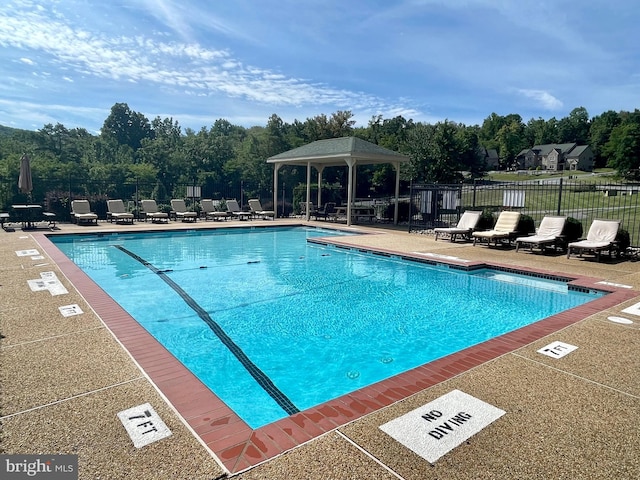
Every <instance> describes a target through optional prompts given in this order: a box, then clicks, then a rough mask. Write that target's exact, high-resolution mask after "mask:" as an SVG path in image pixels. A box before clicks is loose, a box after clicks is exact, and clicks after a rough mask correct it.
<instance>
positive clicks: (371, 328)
mask: <svg viewBox="0 0 640 480" xmlns="http://www.w3.org/2000/svg"><path fill="white" fill-rule="evenodd" d="M332 235H344V233H340V232H336V231H331V230H322V229H316V228H306V227H298V228H282V227H276V228H257V229H218V230H214V231H212V230H207V231H197V232H196V231H190V232H171V233H153V234H110V235H82V236H71V235H69V236H55V237H51V239H52V241H53V242H54V243H55V244H56V245H57V246H58V248H59V249H60V250H62V251H63V252H64V253H65V254H66V255H67V256H69V258H71V259H72V260H73V261H74V262H75V263H76V264H77V265H79V266H80V267H81V268H82V269H83V270H84V271H85V272H86V273H87V274H88V275H89V276H90V277H91V278H92V279H93V280H94V281H95V282H96V283H98V284H99V285H100V286H101V287H102V288H103V289H104V290H105V291H106V292H107V293H108V294H109V295H111V296H112V297H113V298H114V299H116V300H117V301H118V303H120V305H122V306H123V307H124V308H125V309H126V310H127V311H128V312H129V313H130V314H131V315H132V316H133V317H134V318H136V320H137V321H138V322H139V323H140V324H142V325H143V326H144V328H146V329H147V330H148V331H149V332H150V333H151V334H152V335H153V336H154V337H156V338H157V339H158V340H159V341H160V342H161V343H162V344H163V345H165V347H166V348H167V349H169V350H170V351H171V352H172V353H173V354H174V355H175V356H176V357H177V358H178V359H179V360H180V361H181V362H182V363H183V364H185V365H186V366H187V367H188V368H189V369H190V370H191V371H192V372H193V373H195V374H196V375H197V376H198V377H199V378H200V379H201V380H202V381H203V382H204V383H205V384H206V385H208V386H209V388H211V389H212V390H213V391H214V392H215V393H216V394H217V395H218V396H219V397H220V398H221V399H222V400H223V401H225V403H227V405H229V406H230V407H231V408H232V409H233V410H234V411H235V412H236V413H237V414H238V415H239V416H240V417H242V418H243V419H244V420H245V421H246V422H247V424H249V425H250V426H251V427H252V428H258V427H260V426H262V425H265V424H267V423H270V422H273V421H275V420H278V419H280V418H283V417H285V416H287V415H289V414H291V413H294V412H296V411H298V410H304V409H306V408H309V407H311V406H314V405H317V404H319V403H322V402H324V401H327V400H329V399H332V398H335V397H337V396H340V395H342V394H344V393H347V392H351V391H354V390H357V389H359V388H362V387H363V386H366V385H369V384H371V383H373V382H376V381H378V380H381V379H384V378H388V377H390V376H392V375H395V374H397V373H400V372H403V371H406V370H408V369H410V368H413V367H415V366H418V365H422V364H425V363H427V362H430V361H432V360H434V359H437V358H440V357H443V356H445V355H447V354H449V353H452V352H455V351H458V350H461V349H463V348H465V347H468V346H470V345H475V344H478V343H480V342H483V341H485V340H487V339H489V338H493V337H495V336H497V335H500V334H502V333H505V332H508V331H511V330H514V329H517V328H519V327H521V326H524V325H527V324H530V323H532V322H535V321H537V320H540V319H542V318H545V317H548V316H550V315H553V314H554V313H558V312H560V311H563V310H566V309H569V308H573V307H575V306H577V305H580V304H583V303H585V302H587V301H589V300H592V299H595V298H597V297H598V296H599V295H600V294H599V293H598V292H581V291H574V290H570V289H569V288H568V287H567V285H566V283H563V282H558V281H550V280H543V279H539V278H533V277H530V276H520V275H513V274H511V273H505V272H502V271H494V270H488V269H479V270H473V271H471V272H466V271H461V270H456V269H452V268H449V267H446V266H438V265H424V264H420V263H417V262H410V261H406V260H403V259H402V258H400V257H395V256H385V257H382V256H379V255H372V254H370V253H367V252H363V251H360V250H358V249H344V248H335V247H333V246H331V245H324V244H321V243H320V244H318V243H310V242H307V239H309V238H312V237H324V236H332ZM469 314H472V315H469Z"/></svg>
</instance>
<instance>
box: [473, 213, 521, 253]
mask: <svg viewBox="0 0 640 480" xmlns="http://www.w3.org/2000/svg"><path fill="white" fill-rule="evenodd" d="M519 221H520V212H510V211H504V212H500V215H498V220H497V221H496V224H495V225H494V227H493V228H492V229H491V230H486V231H483V232H473V233H472V234H471V236H472V237H473V245H474V246H475V244H476V242H477V241H478V240H480V241H485V240H486V242H487V245H491V241H493V242H495V244H496V246H497V245H498V242H502V241H503V240H508V242H509V243H511V240H512V239H513V238H515V236H516V234H517V230H518V222H519Z"/></svg>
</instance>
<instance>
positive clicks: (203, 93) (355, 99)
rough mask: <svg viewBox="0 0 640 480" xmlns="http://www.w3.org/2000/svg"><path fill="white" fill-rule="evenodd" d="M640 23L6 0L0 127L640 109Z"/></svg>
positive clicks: (455, 1)
mask: <svg viewBox="0 0 640 480" xmlns="http://www.w3.org/2000/svg"><path fill="white" fill-rule="evenodd" d="M639 24H640V2H638V0H606V1H605V0H588V1H585V0H548V1H547V0H535V1H532V0H224V1H223V0H199V1H198V0H178V1H173V0H109V1H104V0H100V1H94V0H59V1H58V0H41V1H36V0H4V1H3V2H2V5H0V74H1V78H2V80H1V81H0V125H4V126H9V127H14V128H22V129H28V130H37V129H40V128H42V127H43V126H44V125H46V124H49V123H51V124H53V125H55V124H57V123H61V124H63V125H64V126H65V127H67V128H76V127H80V128H86V129H87V130H89V131H90V132H91V133H95V134H97V133H99V131H100V128H101V126H102V124H103V123H104V121H105V119H106V118H107V117H108V115H109V113H110V110H111V107H112V106H113V105H114V104H116V103H126V104H128V105H129V107H130V108H131V109H132V110H134V111H136V112H139V113H142V114H143V115H145V116H146V117H147V118H148V119H149V120H153V119H154V118H156V117H160V118H162V119H165V118H171V119H173V120H174V121H177V122H178V123H179V125H180V126H181V127H182V128H183V131H184V129H186V128H190V129H192V130H194V131H199V130H200V129H201V128H203V127H207V128H208V127H210V126H211V125H213V123H214V122H215V121H216V120H218V119H225V120H228V121H229V122H231V123H232V124H234V125H241V126H244V127H247V128H249V127H252V126H265V125H266V124H267V121H268V119H269V117H270V116H271V115H273V114H276V115H278V116H279V117H280V118H281V119H282V120H283V121H285V122H287V123H292V122H293V121H294V120H299V121H301V122H304V121H305V120H306V119H307V118H312V117H315V116H316V115H321V114H325V115H327V116H330V115H331V114H332V113H334V112H337V111H339V110H342V111H345V110H348V111H351V112H352V114H353V120H355V121H356V122H357V123H356V126H365V127H366V126H367V124H368V122H369V121H370V120H371V119H372V118H373V117H374V116H378V115H381V116H382V118H383V119H391V118H394V117H396V116H398V115H401V116H403V117H404V118H405V119H407V120H408V119H412V120H413V121H414V122H425V123H436V122H438V121H444V120H450V121H454V122H456V123H461V124H465V125H476V124H478V125H481V124H482V122H483V120H484V119H485V118H487V117H488V116H489V115H491V114H492V113H497V114H498V115H509V114H513V113H515V114H519V115H520V116H521V117H522V118H523V120H524V121H525V122H527V121H528V120H530V119H532V118H535V119H538V118H543V119H545V120H548V119H550V118H552V117H555V118H556V119H561V118H564V117H566V116H568V115H569V113H570V112H571V111H572V110H573V109H574V108H577V107H584V108H586V109H587V111H588V112H589V115H590V116H591V117H593V116H596V115H599V114H601V113H603V112H605V111H608V110H614V111H621V110H626V111H633V110H635V109H636V108H640V42H639V41H638V38H639V36H638V32H637V28H638V25H639Z"/></svg>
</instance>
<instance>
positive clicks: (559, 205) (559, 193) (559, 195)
mask: <svg viewBox="0 0 640 480" xmlns="http://www.w3.org/2000/svg"><path fill="white" fill-rule="evenodd" d="M561 205H562V177H560V188H559V189H558V213H557V215H560V208H561Z"/></svg>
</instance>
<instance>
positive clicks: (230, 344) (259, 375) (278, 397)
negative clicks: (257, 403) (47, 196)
mask: <svg viewBox="0 0 640 480" xmlns="http://www.w3.org/2000/svg"><path fill="white" fill-rule="evenodd" d="M114 247H116V248H117V249H118V250H120V251H121V252H123V253H126V254H127V255H129V256H130V257H131V258H133V259H134V260H136V261H138V262H140V263H141V264H142V265H144V266H145V267H147V268H148V269H149V270H151V271H152V272H153V273H155V274H157V275H158V276H159V277H160V278H161V279H162V280H163V281H164V282H165V283H166V284H167V285H169V286H170V287H171V288H172V289H173V290H174V291H175V292H176V293H177V294H178V295H180V297H181V298H182V299H183V300H184V301H185V303H186V304H187V305H189V306H190V307H191V308H192V309H193V310H194V311H195V312H196V313H197V314H198V316H199V317H200V318H201V319H202V320H204V322H205V323H206V324H207V325H208V326H209V328H210V329H211V330H212V331H213V333H215V334H216V336H217V337H218V339H220V341H221V342H222V343H223V344H224V346H226V347H227V348H228V349H229V351H230V352H231V353H232V354H233V355H234V356H235V357H236V358H237V359H238V361H239V362H240V363H241V364H242V366H243V367H244V368H245V369H246V370H247V372H249V374H250V375H251V376H252V377H253V378H254V379H255V381H256V382H258V384H259V385H260V386H261V387H262V388H263V390H264V391H265V392H267V394H269V396H270V397H271V398H273V400H274V401H275V402H276V403H277V404H278V405H280V407H281V408H282V409H283V410H284V411H285V412H287V414H288V415H293V414H294V413H298V412H300V410H299V409H298V407H296V406H295V405H294V404H293V402H292V401H291V400H289V399H288V398H287V396H286V395H285V394H284V393H282V392H281V391H280V389H279V388H278V387H276V386H275V385H274V383H273V382H272V381H271V379H270V378H269V377H268V376H267V375H266V374H265V373H264V372H263V371H262V370H260V368H258V366H257V365H256V364H255V363H253V362H252V361H251V360H250V359H249V357H247V355H246V353H244V352H243V351H242V349H241V348H240V347H239V346H238V345H236V343H235V342H234V341H233V340H232V339H231V337H229V335H227V334H226V332H225V331H224V330H223V329H222V327H221V326H220V325H218V324H217V323H216V322H215V321H214V320H213V319H212V318H211V316H210V315H209V313H207V311H206V310H205V309H204V308H202V307H201V306H200V305H199V304H198V302H196V301H195V300H194V299H193V298H191V296H190V295H189V294H188V293H187V292H185V291H184V290H183V289H182V287H180V285H178V284H177V283H176V282H174V281H173V280H172V279H171V278H169V277H168V276H167V275H166V274H165V273H166V271H165V270H160V269H158V268H156V267H155V266H154V265H153V264H151V263H149V262H147V261H146V260H145V259H144V258H142V257H140V256H138V255H136V254H135V253H133V252H132V251H130V250H127V249H126V248H124V247H123V246H122V245H114Z"/></svg>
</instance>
